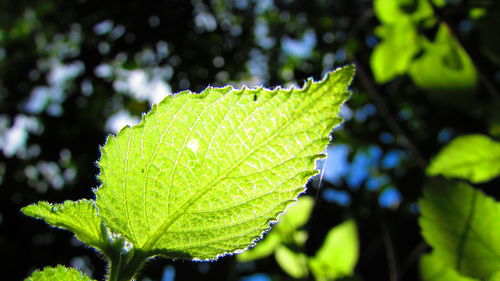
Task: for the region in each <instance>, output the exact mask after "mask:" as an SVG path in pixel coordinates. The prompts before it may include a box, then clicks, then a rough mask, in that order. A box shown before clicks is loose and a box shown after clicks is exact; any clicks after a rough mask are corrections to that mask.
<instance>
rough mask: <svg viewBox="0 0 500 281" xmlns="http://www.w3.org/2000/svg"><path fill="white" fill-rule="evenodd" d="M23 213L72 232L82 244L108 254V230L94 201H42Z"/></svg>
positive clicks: (23, 209) (24, 209)
mask: <svg viewBox="0 0 500 281" xmlns="http://www.w3.org/2000/svg"><path fill="white" fill-rule="evenodd" d="M21 211H22V212H23V213H24V214H25V215H28V216H32V217H34V218H37V219H43V220H45V222H47V223H48V224H50V225H52V226H55V227H59V228H63V229H67V230H70V231H72V232H73V233H75V235H76V237H77V238H78V239H80V240H81V241H82V242H84V243H86V244H88V245H89V246H92V247H95V248H97V249H100V250H101V251H103V253H106V249H107V247H108V245H109V244H108V243H107V242H108V238H107V235H106V230H105V229H104V226H103V222H102V220H101V219H100V218H99V216H98V215H97V210H96V208H95V202H94V201H92V200H85V199H83V200H79V201H65V202H64V203H62V204H50V203H47V202H43V201H42V202H38V203H36V204H33V205H29V206H26V207H24V208H22V209H21Z"/></svg>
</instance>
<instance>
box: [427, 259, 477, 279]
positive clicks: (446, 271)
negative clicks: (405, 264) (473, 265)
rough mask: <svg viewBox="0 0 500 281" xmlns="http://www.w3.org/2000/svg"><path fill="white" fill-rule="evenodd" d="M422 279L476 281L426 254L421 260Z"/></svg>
mask: <svg viewBox="0 0 500 281" xmlns="http://www.w3.org/2000/svg"><path fill="white" fill-rule="evenodd" d="M420 277H421V280H422V281H474V280H477V279H472V278H469V277H466V276H463V275H460V274H459V273H458V272H456V271H455V270H454V269H453V268H452V267H450V266H448V265H446V264H445V263H443V262H442V261H441V260H440V259H439V258H437V257H436V256H435V255H433V254H425V255H423V256H422V257H421V258H420Z"/></svg>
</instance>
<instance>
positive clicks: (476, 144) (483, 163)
mask: <svg viewBox="0 0 500 281" xmlns="http://www.w3.org/2000/svg"><path fill="white" fill-rule="evenodd" d="M427 173H428V174H429V175H431V176H435V175H443V176H446V177H456V178H462V179H466V180H470V181H471V182H473V183H480V182H485V181H488V180H490V179H492V178H494V177H496V176H498V175H499V174H500V142H496V141H494V140H492V139H490V138H489V137H487V136H483V135H468V136H461V137H457V138H455V139H454V140H453V141H451V142H450V143H449V144H448V145H447V146H446V147H445V148H444V149H443V150H442V151H440V152H439V154H438V155H437V156H436V158H434V160H433V161H432V162H431V164H430V166H429V168H428V169H427Z"/></svg>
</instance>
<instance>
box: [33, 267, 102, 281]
mask: <svg viewBox="0 0 500 281" xmlns="http://www.w3.org/2000/svg"><path fill="white" fill-rule="evenodd" d="M54 280H64V281H92V279H90V278H89V277H88V276H87V275H85V274H83V273H81V272H80V271H78V270H76V269H74V268H68V267H65V266H62V265H58V266H56V267H45V268H44V269H43V270H41V271H40V270H37V271H35V272H33V274H32V275H31V276H30V277H28V278H26V279H25V281H54Z"/></svg>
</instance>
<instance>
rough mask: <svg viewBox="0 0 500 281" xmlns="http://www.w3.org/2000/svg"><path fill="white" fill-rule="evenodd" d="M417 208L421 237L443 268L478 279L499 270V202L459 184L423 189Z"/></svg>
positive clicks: (487, 276)
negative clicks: (418, 210)
mask: <svg viewBox="0 0 500 281" xmlns="http://www.w3.org/2000/svg"><path fill="white" fill-rule="evenodd" d="M420 207H421V212H422V216H421V218H420V221H419V222H420V226H421V228H422V234H423V236H424V238H425V240H426V241H427V242H428V243H429V244H430V245H431V246H432V247H433V249H434V251H433V255H434V256H435V258H436V259H439V260H440V261H441V262H442V263H443V265H444V266H447V267H450V268H452V269H454V270H455V271H457V272H458V273H460V274H462V275H465V276H469V277H472V278H477V279H481V280H486V279H487V278H489V277H490V276H491V275H492V274H494V273H495V272H496V271H498V270H500V203H498V202H495V200H493V199H492V198H490V197H488V196H486V195H484V194H483V193H482V192H481V191H478V190H475V189H473V188H471V187H470V186H468V185H466V184H463V183H459V184H456V185H452V186H449V185H441V186H433V187H432V188H431V187H428V188H426V189H425V191H424V199H422V200H421V201H420Z"/></svg>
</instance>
